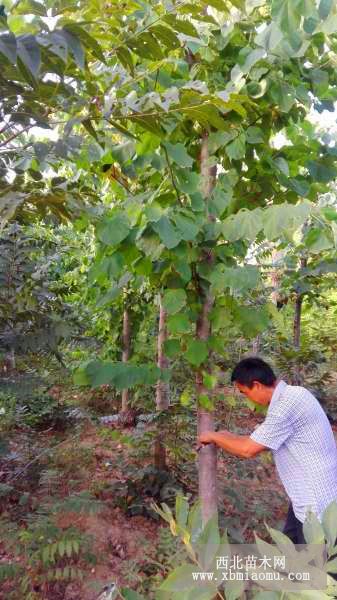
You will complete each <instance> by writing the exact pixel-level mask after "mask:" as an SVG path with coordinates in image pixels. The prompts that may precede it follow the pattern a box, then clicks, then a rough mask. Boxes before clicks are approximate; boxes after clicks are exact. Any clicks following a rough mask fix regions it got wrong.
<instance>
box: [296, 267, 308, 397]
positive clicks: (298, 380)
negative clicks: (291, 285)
mask: <svg viewBox="0 0 337 600" xmlns="http://www.w3.org/2000/svg"><path fill="white" fill-rule="evenodd" d="M306 266H307V260H306V258H301V261H300V269H304V268H305V267H306ZM302 304H303V294H302V293H301V292H298V293H297V294H296V299H295V310H294V323H293V332H294V335H293V342H294V348H295V350H300V348H301V316H302ZM296 363H297V364H296V366H295V371H294V384H295V385H300V384H301V375H300V364H299V361H298V360H297V361H296Z"/></svg>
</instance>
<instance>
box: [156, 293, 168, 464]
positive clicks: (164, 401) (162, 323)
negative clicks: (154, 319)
mask: <svg viewBox="0 0 337 600" xmlns="http://www.w3.org/2000/svg"><path fill="white" fill-rule="evenodd" d="M166 339H167V328H166V312H165V310H164V307H163V303H162V297H161V296H160V300H159V328H158V346H157V347H158V355H157V366H158V367H159V368H160V369H167V367H168V366H169V360H168V358H167V356H166V355H165V352H164V343H165V341H166ZM169 404H170V388H169V384H168V383H166V382H165V381H160V380H159V381H158V382H157V386H156V410H157V411H158V412H161V411H163V410H167V409H168V407H169ZM154 466H155V468H156V469H161V470H164V469H166V468H167V464H166V447H165V444H164V443H163V433H162V431H161V426H160V424H159V426H158V428H157V436H156V439H155V441H154Z"/></svg>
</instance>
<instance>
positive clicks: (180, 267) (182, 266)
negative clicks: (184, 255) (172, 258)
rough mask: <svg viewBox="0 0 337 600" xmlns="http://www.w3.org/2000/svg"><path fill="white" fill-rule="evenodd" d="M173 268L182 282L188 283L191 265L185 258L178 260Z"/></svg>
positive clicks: (190, 275) (190, 276)
mask: <svg viewBox="0 0 337 600" xmlns="http://www.w3.org/2000/svg"><path fill="white" fill-rule="evenodd" d="M174 268H175V270H176V271H177V272H178V273H179V275H180V277H181V278H182V279H183V281H184V282H186V283H188V282H189V281H190V280H191V278H192V271H191V267H190V265H189V264H188V262H187V261H185V260H178V261H177V262H176V263H175V265H174Z"/></svg>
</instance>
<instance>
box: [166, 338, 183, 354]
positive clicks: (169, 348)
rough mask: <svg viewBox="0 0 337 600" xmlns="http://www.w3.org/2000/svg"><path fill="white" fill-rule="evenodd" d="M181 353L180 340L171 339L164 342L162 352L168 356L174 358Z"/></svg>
mask: <svg viewBox="0 0 337 600" xmlns="http://www.w3.org/2000/svg"><path fill="white" fill-rule="evenodd" d="M180 353H181V348H180V340H176V339H171V340H165V342H164V354H165V355H166V356H167V357H168V358H174V357H175V356H178V355H179V354H180Z"/></svg>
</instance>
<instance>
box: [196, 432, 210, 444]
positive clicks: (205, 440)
mask: <svg viewBox="0 0 337 600" xmlns="http://www.w3.org/2000/svg"><path fill="white" fill-rule="evenodd" d="M213 435H214V431H205V432H204V433H201V434H200V435H199V437H198V443H199V444H211V443H212V442H213Z"/></svg>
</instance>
